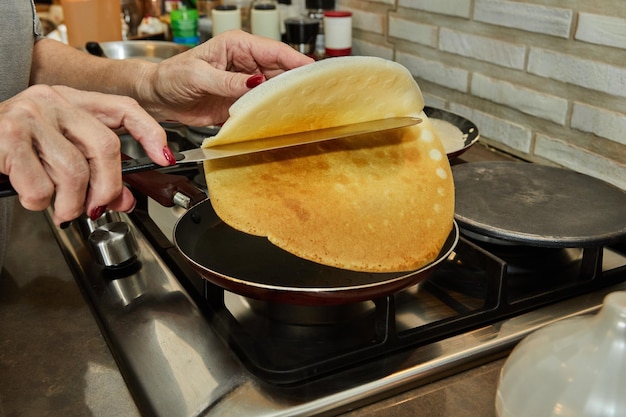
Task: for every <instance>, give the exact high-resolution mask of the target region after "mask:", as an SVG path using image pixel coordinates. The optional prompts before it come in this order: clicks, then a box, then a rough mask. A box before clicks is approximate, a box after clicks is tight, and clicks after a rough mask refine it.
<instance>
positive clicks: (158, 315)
mask: <svg viewBox="0 0 626 417" xmlns="http://www.w3.org/2000/svg"><path fill="white" fill-rule="evenodd" d="M122 217H123V219H124V220H125V221H128V218H127V216H126V215H122ZM53 229H54V233H55V235H56V237H57V239H58V241H59V244H60V246H61V248H62V251H63V252H64V255H65V256H66V258H67V260H68V264H69V265H70V267H71V268H72V269H73V270H74V272H75V274H76V277H77V281H78V282H79V284H80V285H81V287H82V288H83V290H84V292H85V294H86V296H87V298H88V299H89V301H90V304H92V307H93V310H94V312H95V314H96V316H97V318H98V321H99V323H100V326H101V328H102V330H103V334H104V335H105V337H106V338H107V341H108V343H109V345H110V346H111V348H112V351H113V352H114V354H115V355H116V360H117V362H118V364H119V366H120V368H121V370H122V373H123V374H124V375H125V379H126V382H127V384H128V386H129V388H130V390H131V392H132V393H133V396H134V398H135V400H136V402H137V405H138V407H139V409H140V410H141V412H142V413H143V414H144V415H146V416H148V415H150V416H168V417H177V416H185V417H186V416H189V417H192V416H193V417H195V416H211V417H216V416H242V417H244V416H255V417H276V416H315V415H337V414H339V413H341V412H342V411H344V410H347V409H349V408H352V407H355V406H357V405H361V404H365V403H368V402H373V401H376V400H378V399H380V398H383V397H385V396H389V395H392V394H394V393H397V392H399V391H402V390H405V389H409V388H412V387H415V386H418V385H421V384H424V383H426V382H430V381H432V380H433V379H436V378H440V377H442V376H444V375H446V374H450V373H453V372H454V373H456V372H459V371H460V370H462V369H464V368H467V367H470V366H474V365H476V364H478V363H480V362H484V361H488V360H491V359H493V358H494V357H496V356H501V355H503V354H505V353H506V352H508V350H509V349H510V348H511V347H512V346H513V345H514V344H515V343H516V342H517V341H519V340H520V339H521V338H522V337H524V336H525V335H527V334H528V333H529V332H531V331H533V330H535V329H538V328H540V327H542V326H545V325H546V324H550V323H552V322H554V321H556V320H559V319H562V318H565V317H571V316H574V315H580V314H587V313H592V312H595V311H596V310H597V309H598V308H599V307H600V306H601V303H602V300H603V298H604V296H605V295H606V294H608V293H609V292H612V291H616V290H624V289H626V283H622V284H619V285H615V286H613V287H609V288H605V289H603V290H600V291H596V292H594V293H591V294H587V295H584V296H579V297H575V298H572V299H569V300H567V301H563V302H560V303H557V304H553V305H550V306H548V307H544V308H540V309H537V310H535V311H532V312H529V313H526V314H522V315H520V316H518V317H515V318H511V319H507V320H502V321H499V322H497V323H494V324H493V325H490V326H485V327H482V328H479V329H476V330H474V331H470V332H468V333H465V334H462V335H458V336H454V337H450V338H448V339H445V340H442V341H440V342H437V343H434V344H430V345H426V346H422V347H419V348H417V349H414V350H411V351H409V352H403V353H398V354H396V355H394V356H392V357H388V358H386V359H382V360H378V361H371V362H369V363H366V364H364V365H363V366H360V367H358V368H355V369H352V370H346V371H343V372H340V373H339V374H337V375H334V376H332V377H326V378H322V379H319V380H315V381H311V382H310V383H307V384H305V385H304V386H297V387H279V386H272V385H268V384H265V383H263V382H261V381H259V380H258V379H257V378H255V377H254V376H252V375H251V374H250V373H249V372H248V371H247V370H246V369H245V368H244V367H243V366H242V364H241V363H240V362H239V360H238V359H237V358H236V357H235V355H234V354H233V353H232V351H231V350H230V349H229V348H228V347H227V346H226V344H225V343H224V342H223V341H222V340H221V339H219V338H218V337H217V335H216V334H215V333H214V331H213V330H212V328H211V322H210V318H207V317H205V316H204V315H203V313H202V311H200V309H199V308H198V307H197V306H196V305H195V304H194V302H193V300H192V298H191V297H190V296H189V295H188V293H187V292H186V291H185V289H184V288H183V287H182V286H181V284H179V282H178V281H177V279H176V278H175V277H174V275H173V274H172V273H171V271H170V270H169V269H168V268H167V266H166V265H165V264H164V263H163V262H162V261H161V260H160V259H159V258H158V256H156V254H155V252H154V250H153V248H152V247H151V246H150V245H148V244H147V243H146V241H145V239H144V238H143V237H142V234H141V233H140V232H139V231H137V230H135V231H134V232H135V234H136V237H137V240H138V243H139V248H140V254H139V261H140V263H141V267H140V268H139V269H134V270H133V269H131V270H128V271H126V272H124V271H120V272H119V275H117V276H111V275H109V274H106V273H103V269H102V267H101V266H99V265H97V264H96V263H94V262H93V260H92V259H91V257H90V254H89V251H88V250H87V248H86V247H85V244H84V242H83V240H82V238H81V235H80V231H79V230H78V228H77V227H76V226H72V227H69V228H67V229H58V228H53ZM625 263H626V259H625V258H624V257H623V256H620V255H617V254H616V253H614V252H611V251H608V250H605V253H604V261H603V265H604V268H606V269H612V268H615V267H616V266H620V265H624V264H625ZM226 298H227V300H226V301H227V303H230V304H237V303H241V302H242V301H241V300H242V299H241V297H239V296H235V295H232V294H228V293H227V294H226ZM402 320H403V319H402V318H400V321H402ZM402 326H403V325H402V323H400V324H399V327H402Z"/></svg>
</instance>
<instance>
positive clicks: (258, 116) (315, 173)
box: [203, 57, 454, 272]
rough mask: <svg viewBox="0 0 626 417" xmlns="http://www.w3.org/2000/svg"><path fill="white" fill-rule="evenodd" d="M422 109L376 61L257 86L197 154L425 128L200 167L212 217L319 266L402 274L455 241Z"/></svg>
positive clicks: (302, 72) (445, 182)
mask: <svg viewBox="0 0 626 417" xmlns="http://www.w3.org/2000/svg"><path fill="white" fill-rule="evenodd" d="M423 106H424V102H423V97H422V94H421V91H420V89H419V87H418V85H417V84H416V83H415V80H414V79H413V77H412V76H411V74H410V73H409V72H408V70H406V68H404V67H403V66H401V65H400V64H397V63H395V62H392V61H387V60H384V59H381V58H374V57H345V58H332V59H328V60H324V61H319V62H316V63H313V64H310V65H307V66H304V67H300V68H297V69H294V70H291V71H288V72H286V73H284V74H282V75H280V76H278V77H275V78H272V79H270V80H268V81H266V82H265V83H263V84H261V85H260V86H258V87H256V88H255V89H254V90H251V91H250V92H249V93H247V94H246V95H244V96H243V97H241V98H240V99H239V100H238V101H237V102H236V103H234V104H233V106H232V107H231V109H230V115H231V117H230V118H229V119H228V121H227V122H226V123H225V124H224V125H223V127H222V128H221V130H220V132H219V133H218V135H216V136H215V137H213V138H209V139H207V140H206V141H205V142H204V143H203V147H210V146H214V145H217V144H226V143H234V142H240V141H244V140H250V139H255V138H261V137H267V136H274V135H279V134H285V133H292V132H298V131H303V130H314V129H321V128H324V127H330V126H338V125H343V124H349V123H356V122H360V121H368V120H374V119H382V118H386V117H394V116H413V117H420V118H421V119H423V122H422V123H420V124H418V125H415V126H411V127H406V128H401V129H395V130H391V131H385V132H378V133H371V134H364V135H358V136H352V137H349V138H343V139H337V140H332V141H327V142H321V143H317V144H309V145H301V146H296V147H291V148H285V149H278V150H272V151H266V152H262V153H257V154H250V155H243V156H238V157H232V158H225V159H220V160H212V161H207V162H205V165H204V168H205V173H206V177H207V185H208V189H209V196H210V198H211V203H212V205H213V207H214V209H215V212H216V213H217V214H218V216H219V217H220V218H221V219H222V220H223V221H224V222H225V223H227V224H228V225H230V226H231V227H233V228H235V229H237V230H240V231H242V232H245V233H249V234H253V235H258V236H267V238H268V239H269V240H270V241H271V242H272V243H273V244H275V245H276V246H278V247H280V248H282V249H284V250H286V251H288V252H291V253H293V254H294V255H296V256H299V257H302V258H305V259H308V260H311V261H314V262H318V263H321V264H324V265H330V266H334V267H338V268H343V269H349V270H355V271H369V272H400V271H410V270H414V269H418V268H420V267H422V266H424V265H426V264H428V263H429V262H431V261H433V260H434V259H435V258H436V257H437V255H438V253H439V251H440V249H441V248H442V246H443V244H444V243H445V241H446V238H447V237H448V235H449V233H450V231H451V230H452V224H453V217H454V185H453V180H452V174H451V170H450V165H449V163H448V159H447V157H446V153H445V151H444V149H443V146H442V144H441V141H440V140H439V138H438V137H437V134H436V132H435V131H434V129H433V128H432V125H431V123H430V121H429V120H428V118H427V117H426V115H425V114H424V113H423V112H422V109H423ZM242 261H245V260H242Z"/></svg>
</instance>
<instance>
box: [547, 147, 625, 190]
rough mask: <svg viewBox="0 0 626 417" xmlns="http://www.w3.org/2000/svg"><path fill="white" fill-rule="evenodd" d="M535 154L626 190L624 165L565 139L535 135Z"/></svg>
mask: <svg viewBox="0 0 626 417" xmlns="http://www.w3.org/2000/svg"><path fill="white" fill-rule="evenodd" d="M535 154H536V155H537V156H540V157H543V158H546V159H548V160H550V161H554V162H556V163H558V164H560V165H562V166H564V167H566V168H570V169H573V170H575V171H578V172H581V173H583V174H587V175H591V176H593V177H596V178H600V179H602V180H604V181H606V182H608V183H611V184H613V185H615V186H617V187H619V188H622V189H624V190H626V165H624V164H619V163H617V162H615V161H612V160H610V159H608V158H605V157H602V156H599V155H596V154H594V153H592V152H590V151H588V150H586V149H584V148H580V147H578V146H575V145H572V144H570V143H568V142H567V141H566V140H563V139H557V138H554V137H550V136H547V135H537V139H536V143H535Z"/></svg>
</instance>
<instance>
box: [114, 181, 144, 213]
mask: <svg viewBox="0 0 626 417" xmlns="http://www.w3.org/2000/svg"><path fill="white" fill-rule="evenodd" d="M136 203H137V201H136V200H135V197H134V196H133V193H131V192H130V190H129V189H128V188H126V187H124V188H123V189H122V192H121V193H120V195H119V196H118V197H117V198H116V199H115V200H113V201H111V202H110V203H109V205H108V206H107V208H108V209H110V210H114V211H122V212H125V213H130V212H131V211H132V210H133V209H134V208H135V205H136Z"/></svg>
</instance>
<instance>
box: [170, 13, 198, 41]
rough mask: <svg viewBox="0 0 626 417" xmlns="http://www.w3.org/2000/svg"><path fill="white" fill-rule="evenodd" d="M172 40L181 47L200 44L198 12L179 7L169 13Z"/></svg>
mask: <svg viewBox="0 0 626 417" xmlns="http://www.w3.org/2000/svg"><path fill="white" fill-rule="evenodd" d="M170 26H171V29H172V40H173V41H174V42H176V43H179V44H181V45H187V46H190V47H194V46H196V45H198V44H199V43H200V33H199V32H198V10H196V9H191V8H187V7H185V6H181V7H179V8H178V9H176V10H172V11H171V13H170Z"/></svg>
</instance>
